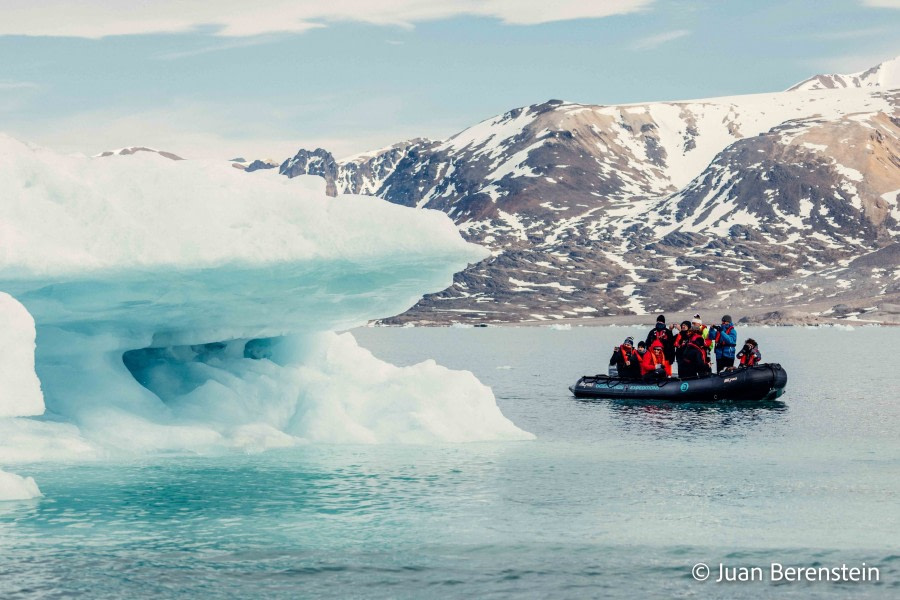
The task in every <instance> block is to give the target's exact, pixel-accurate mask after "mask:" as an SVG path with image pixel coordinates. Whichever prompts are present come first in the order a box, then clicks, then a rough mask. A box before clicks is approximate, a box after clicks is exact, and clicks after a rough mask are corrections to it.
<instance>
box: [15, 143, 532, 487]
mask: <svg viewBox="0 0 900 600" xmlns="http://www.w3.org/2000/svg"><path fill="white" fill-rule="evenodd" d="M0 193H2V196H0V205H2V213H0V290H2V292H3V294H0V328H2V332H0V335H3V336H5V340H4V344H3V346H4V350H5V352H4V355H3V356H2V357H0V376H2V380H0V465H2V464H8V463H10V462H18V461H29V460H40V459H45V458H51V459H55V458H63V457H72V456H104V455H109V454H112V453H122V452H129V453H130V452H154V451H164V450H176V451H209V450H214V449H216V448H222V447H238V448H245V449H263V448H268V447H273V446H284V445H294V444H299V443H308V442H315V441H328V442H354V443H355V442H361V443H375V442H411V443H428V442H432V441H453V442H456V441H473V440H497V439H526V438H528V437H530V435H529V434H527V433H525V432H523V431H521V430H520V429H518V428H517V427H516V426H515V425H513V424H512V423H511V422H510V421H509V420H507V419H506V418H505V417H504V416H503V415H502V414H501V413H500V410H499V409H498V407H497V404H496V401H495V399H494V397H493V394H492V393H491V391H490V389H489V388H487V387H485V386H484V385H482V384H481V383H480V382H478V381H477V379H475V377H474V376H473V375H471V374H470V373H467V372H459V371H450V370H447V369H444V368H442V367H440V366H438V365H436V364H434V363H433V362H430V361H429V362H425V363H422V364H419V365H415V366H412V367H404V368H399V367H395V366H393V365H389V364H386V363H384V362H383V361H380V360H379V359H377V358H375V357H374V356H372V355H371V354H370V353H369V352H368V351H366V350H364V349H362V348H360V347H359V346H358V345H357V344H356V342H355V340H354V339H353V337H352V335H351V334H348V333H343V334H339V333H335V332H339V331H343V330H347V329H350V328H352V327H355V326H358V325H362V324H364V323H366V322H367V321H368V320H371V319H375V318H379V317H385V316H389V315H393V314H397V313H399V312H402V311H403V310H405V309H407V308H408V307H409V306H411V305H412V304H414V303H415V302H416V301H417V299H418V298H419V297H421V295H422V294H423V293H427V292H432V291H436V290H440V289H442V288H444V287H446V286H447V285H449V283H450V282H451V278H452V275H453V273H454V272H456V271H459V270H461V269H463V268H465V266H466V265H467V264H468V263H470V262H474V261H477V260H481V259H482V258H483V257H484V256H485V255H486V252H485V250H484V249H482V248H481V247H479V246H475V245H472V244H469V243H466V242H465V241H464V240H462V238H461V237H460V236H459V234H458V232H457V230H456V228H455V227H454V226H453V224H452V222H451V221H450V220H449V219H448V218H447V217H446V216H445V215H443V214H442V213H439V212H436V211H429V210H415V209H410V208H406V207H401V206H397V205H393V204H389V203H386V202H384V201H382V200H379V199H375V198H369V197H364V196H339V197H337V198H329V197H327V196H326V195H325V189H324V182H323V180H321V179H320V178H317V177H298V178H294V179H287V178H284V177H279V176H277V175H276V174H273V173H268V172H265V171H261V172H256V173H253V174H252V175H248V174H246V173H242V172H240V171H238V170H236V169H233V168H232V167H231V166H230V165H228V164H227V163H224V164H219V163H214V162H197V161H171V160H168V159H166V158H163V157H161V156H159V155H158V154H153V153H145V154H141V155H134V156H127V157H120V156H112V157H107V158H93V159H91V158H85V157H75V156H61V155H58V154H55V153H53V152H50V151H48V150H44V149H41V148H36V147H32V146H29V145H26V144H23V143H21V142H19V141H16V140H14V139H11V138H9V137H5V136H2V135H0ZM4 475H10V474H4ZM6 480H7V483H9V481H10V478H9V477H6ZM17 481H18V480H17ZM24 481H25V480H22V481H18V483H19V487H20V488H22V489H23V490H24V489H26V488H28V486H27V485H26V483H24ZM28 489H30V488H28ZM36 489H37V488H36V487H35V488H34V490H31V492H33V493H39V492H37V491H36ZM26 492H27V490H26ZM26 492H23V491H21V490H20V493H19V495H21V494H23V493H26Z"/></svg>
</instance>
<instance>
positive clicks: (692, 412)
mask: <svg viewBox="0 0 900 600" xmlns="http://www.w3.org/2000/svg"><path fill="white" fill-rule="evenodd" d="M578 402H592V403H594V404H596V403H598V402H597V401H596V400H593V401H591V400H578ZM602 402H603V403H605V404H606V407H607V409H608V410H609V413H610V414H611V415H612V417H613V418H614V420H615V421H616V422H617V423H618V424H619V425H620V426H621V427H623V428H624V429H626V430H628V431H630V432H633V433H650V434H665V435H675V436H679V435H695V434H699V433H713V434H720V433H729V434H732V433H738V434H740V433H746V432H748V431H749V430H751V429H755V428H757V427H760V426H766V427H770V426H771V425H772V424H773V423H774V422H777V421H780V420H781V419H782V418H783V416H784V415H785V414H786V413H787V405H786V404H785V403H784V402H781V401H778V400H771V401H767V402H755V403H753V404H740V403H734V404H730V403H729V404H725V403H722V404H672V403H668V402H630V401H626V400H605V401H602Z"/></svg>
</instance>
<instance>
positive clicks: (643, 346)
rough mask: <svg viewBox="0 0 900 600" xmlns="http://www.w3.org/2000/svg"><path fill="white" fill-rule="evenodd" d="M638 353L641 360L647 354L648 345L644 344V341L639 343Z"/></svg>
mask: <svg viewBox="0 0 900 600" xmlns="http://www.w3.org/2000/svg"><path fill="white" fill-rule="evenodd" d="M637 353H638V356H640V357H641V359H643V358H644V354H646V353H647V344H645V343H644V340H641V341H640V342H638V345H637Z"/></svg>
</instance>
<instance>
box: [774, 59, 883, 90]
mask: <svg viewBox="0 0 900 600" xmlns="http://www.w3.org/2000/svg"><path fill="white" fill-rule="evenodd" d="M870 87H880V88H884V89H896V88H900V56H898V57H897V58H894V59H892V60H888V61H885V62H883V63H880V64H877V65H875V66H874V67H872V68H870V69H866V70H865V71H860V72H859V73H850V74H848V75H837V74H832V75H815V76H813V77H810V78H809V79H805V80H803V81H801V82H800V83H798V84H795V85H793V86H791V87H790V88H788V91H795V90H831V89H838V88H870Z"/></svg>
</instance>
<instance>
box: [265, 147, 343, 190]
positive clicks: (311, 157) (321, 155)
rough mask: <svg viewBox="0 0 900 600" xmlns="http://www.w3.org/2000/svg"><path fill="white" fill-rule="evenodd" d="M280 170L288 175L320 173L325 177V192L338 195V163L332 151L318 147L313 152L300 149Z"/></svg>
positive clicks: (282, 164)
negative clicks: (336, 183) (336, 181)
mask: <svg viewBox="0 0 900 600" xmlns="http://www.w3.org/2000/svg"><path fill="white" fill-rule="evenodd" d="M278 172H279V173H281V174H282V175H286V176H288V177H296V176H297V175H319V176H320V177H322V178H323V179H325V193H326V194H328V195H329V196H337V187H336V186H335V180H336V179H337V174H338V164H337V162H336V161H335V160H334V156H332V155H331V152H328V151H327V150H323V149H322V148H316V149H315V150H313V151H312V152H310V151H309V150H300V151H299V152H297V154H295V155H294V157H293V158H289V159H287V160H286V161H284V162H283V163H281V166H280V167H279V169H278Z"/></svg>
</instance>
